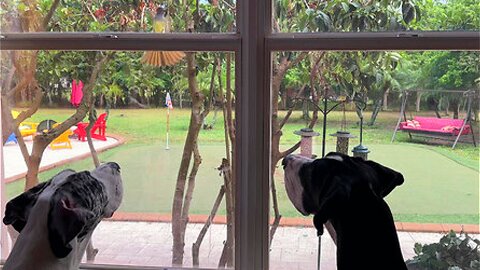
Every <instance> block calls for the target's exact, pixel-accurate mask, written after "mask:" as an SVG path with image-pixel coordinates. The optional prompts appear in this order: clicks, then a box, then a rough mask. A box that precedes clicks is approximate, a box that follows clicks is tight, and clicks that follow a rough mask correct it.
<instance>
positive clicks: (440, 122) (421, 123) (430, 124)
mask: <svg viewBox="0 0 480 270" xmlns="http://www.w3.org/2000/svg"><path fill="white" fill-rule="evenodd" d="M463 121H464V120H463V119H450V118H436V117H421V116H415V117H413V120H411V121H410V120H407V121H406V122H401V123H400V129H401V130H406V131H413V132H415V131H419V132H427V133H428V132H432V133H444V134H449V135H458V134H459V133H460V129H461V128H462V125H463ZM469 133H470V125H465V127H464V128H463V131H462V135H466V134H469Z"/></svg>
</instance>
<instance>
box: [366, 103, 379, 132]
mask: <svg viewBox="0 0 480 270" xmlns="http://www.w3.org/2000/svg"><path fill="white" fill-rule="evenodd" d="M381 108H382V99H377V100H376V101H375V106H374V107H373V111H372V115H371V117H370V121H369V122H368V125H369V126H373V125H374V124H375V121H376V120H377V116H378V114H379V113H380V109H381Z"/></svg>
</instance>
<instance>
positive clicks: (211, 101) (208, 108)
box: [202, 62, 217, 118]
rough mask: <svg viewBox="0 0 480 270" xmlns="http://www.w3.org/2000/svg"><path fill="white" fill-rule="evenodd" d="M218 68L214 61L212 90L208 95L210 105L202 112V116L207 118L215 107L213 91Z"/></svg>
mask: <svg viewBox="0 0 480 270" xmlns="http://www.w3.org/2000/svg"><path fill="white" fill-rule="evenodd" d="M216 70H217V64H216V63H215V62H214V63H213V64H212V76H211V78H210V91H209V93H210V95H209V97H208V105H207V106H206V107H205V110H204V111H203V112H202V118H205V117H206V116H207V115H208V113H209V112H210V111H211V110H212V108H213V93H214V88H215V71H216Z"/></svg>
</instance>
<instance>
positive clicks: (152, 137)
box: [1, 51, 235, 269]
mask: <svg viewBox="0 0 480 270" xmlns="http://www.w3.org/2000/svg"><path fill="white" fill-rule="evenodd" d="M148 53H153V52H148ZM155 53H159V54H160V53H162V54H164V55H167V54H169V53H172V52H155ZM1 57H2V62H1V78H2V81H1V85H2V86H3V87H2V104H3V105H4V107H3V112H4V114H2V124H3V142H2V145H3V143H5V145H4V146H3V153H4V157H5V159H4V169H5V177H6V193H7V200H11V199H13V198H15V197H16V196H18V195H20V194H22V192H23V190H24V187H25V185H26V184H27V185H28V187H33V186H36V184H37V183H38V182H40V183H44V182H45V181H50V179H52V177H53V178H54V180H52V181H53V182H54V183H57V182H56V181H66V182H67V183H70V182H69V181H75V180H76V179H78V178H79V177H80V176H79V175H78V174H74V175H73V176H71V177H69V178H67V177H66V175H65V174H60V176H58V175H57V174H58V173H59V172H62V171H64V170H66V169H73V170H75V171H76V172H81V171H85V170H86V171H91V175H93V176H94V177H96V178H97V179H99V180H100V181H103V182H105V183H104V187H105V189H107V190H109V187H110V185H111V182H112V181H110V182H106V181H107V180H108V179H110V178H112V177H113V176H115V175H116V174H115V171H116V169H115V168H116V167H115V165H112V164H110V165H108V163H107V165H100V167H98V169H95V166H94V164H95V161H94V159H93V154H91V152H92V151H91V150H90V147H89V143H88V137H89V136H88V134H91V137H92V142H93V147H94V148H95V149H96V152H97V154H98V159H99V161H100V163H102V164H104V163H105V162H116V163H118V165H119V166H120V168H121V169H120V171H121V178H122V179H123V200H122V201H121V204H120V206H119V208H118V209H117V210H116V211H115V213H114V214H113V216H112V217H111V218H109V216H110V215H111V211H112V210H114V208H116V207H113V206H112V207H111V208H108V209H111V210H108V209H107V208H105V210H104V211H103V212H102V213H101V214H99V215H100V216H102V217H105V218H106V219H105V220H103V221H102V222H100V223H99V225H98V226H97V227H96V229H95V231H94V232H93V236H92V238H91V239H92V243H93V248H95V249H98V254H96V256H94V259H91V260H88V262H90V263H94V264H97V263H100V264H114V265H130V266H133V267H134V268H135V267H140V266H162V267H169V266H172V265H175V266H182V267H186V268H191V267H194V266H200V267H208V268H215V269H216V268H217V267H221V268H232V267H233V255H234V254H233V246H234V238H233V237H234V234H233V232H234V228H233V223H232V222H233V215H234V204H233V199H234V198H233V194H235V192H234V191H233V170H234V167H233V166H232V164H234V162H233V161H232V158H233V157H234V156H235V155H234V148H233V147H232V145H233V139H232V136H233V134H234V132H235V130H234V129H235V126H234V117H233V115H234V111H233V107H234V105H233V104H234V103H235V91H234V89H233V88H234V86H235V82H234V80H235V78H234V74H235V72H234V69H235V65H234V59H235V58H234V55H233V54H232V53H225V52H214V53H205V52H196V53H187V52H185V55H183V57H182V60H181V61H180V62H179V63H178V64H176V65H173V66H158V65H159V64H158V63H157V64H156V65H155V66H154V65H149V64H146V63H143V62H142V57H144V52H123V51H117V52H115V51H38V52H34V51H2V55H1ZM166 58H167V59H168V57H166ZM12 61H13V62H12ZM41 94H43V96H40V95H41ZM39 98H41V100H39ZM89 100H91V102H92V103H91V104H93V107H92V108H93V110H92V112H93V113H92V114H90V113H87V111H90V110H88V107H89V106H88V104H90V103H89V102H88V101H89ZM37 101H39V102H37ZM36 106H38V107H39V108H38V110H37V111H36V112H34V113H33V114H32V113H31V112H32V111H31V110H30V109H35V108H36ZM30 115H31V116H30ZM90 115H91V116H93V117H92V118H91V120H92V121H91V122H92V129H91V131H90V132H89V131H88V126H89V122H90V120H89V119H90V117H89V116H90ZM27 116H29V117H27ZM84 116H85V117H84ZM13 119H16V120H15V121H16V122H17V123H19V130H18V131H15V129H14V128H13V127H14V126H15V125H14V123H15V122H14V120H13ZM79 121H80V123H77V122H79ZM62 128H63V130H62ZM54 134H55V135H59V136H58V137H57V138H56V139H55V140H53V141H52V142H51V143H50V141H47V143H44V142H45V140H52V139H53V137H54ZM24 144H25V147H26V153H25V154H26V155H28V156H30V158H29V160H30V161H29V164H28V166H27V165H26V163H25V161H24V157H23V155H22V151H21V150H22V147H23V145H24ZM32 147H33V149H34V150H33V152H31V149H32ZM40 157H41V162H40V164H39V168H38V167H36V165H38V162H37V161H40V160H39V158H40ZM105 166H110V167H111V168H113V169H110V170H107V171H106V172H104V171H101V170H102V168H104V167H105ZM37 169H39V170H40V173H38V179H37V174H36V171H37ZM98 170H100V172H102V173H100V172H99V171H98ZM103 170H105V169H103ZM27 171H28V174H27V177H26V178H25V173H27ZM55 175H57V176H55ZM112 175H113V176H112ZM84 178H86V180H85V179H83V178H82V179H80V180H81V181H96V180H95V179H93V180H92V179H90V178H89V177H87V176H85V177H84ZM115 179H117V178H115ZM117 182H118V181H117ZM82 183H83V182H82ZM85 183H86V182H85ZM115 183H116V182H115ZM50 187H52V189H54V190H57V189H56V188H57V186H54V185H53V184H52V185H50V186H49V187H47V188H46V189H45V191H44V192H46V190H48V189H49V188H50ZM115 187H116V189H115V190H116V192H113V191H112V192H110V193H108V194H107V199H108V201H114V200H115V201H118V197H119V196H120V195H118V194H120V193H121V192H119V190H121V189H120V188H119V187H118V186H115ZM84 188H85V187H84V186H81V187H80V188H79V190H81V191H80V192H79V193H78V194H77V195H75V194H76V193H75V194H74V195H72V194H70V193H71V192H70V190H68V189H65V190H64V189H63V187H62V188H60V187H58V190H60V191H56V192H57V193H60V192H63V193H62V194H64V195H65V194H67V195H65V196H67V197H66V198H65V199H64V200H63V201H60V202H63V205H62V204H59V205H60V206H64V207H67V208H74V207H76V208H74V209H76V210H75V211H78V212H79V213H80V212H81V213H83V212H88V211H94V210H92V209H90V208H92V207H93V206H91V205H89V204H88V203H85V202H84V200H87V199H88V198H86V196H87V195H86V194H85V193H81V192H82V191H84ZM90 189H92V190H93V191H92V190H90V191H89V192H87V194H95V195H94V196H100V195H98V194H103V192H102V190H101V189H100V191H98V190H96V189H93V188H90ZM112 190H113V188H112ZM72 192H73V191H72ZM79 194H83V195H79ZM113 194H115V195H113ZM44 196H46V197H44ZM92 196H93V195H92ZM33 197H35V196H33ZM40 197H41V198H43V199H42V200H43V201H52V205H53V206H56V204H54V202H56V201H55V200H57V199H55V198H52V197H49V196H48V195H44V193H41V195H40ZM62 198H63V197H62ZM30 199H31V198H28V200H30ZM39 200H40V199H39ZM58 200H59V199H58ZM58 200H57V201H58ZM92 200H93V199H92ZM17 202H18V201H17ZM32 205H33V204H32ZM32 205H28V206H26V208H27V209H25V210H18V211H19V213H18V214H19V215H20V214H22V215H25V216H26V219H27V221H26V227H25V228H27V227H28V228H30V229H32V230H40V231H39V232H38V233H41V234H43V235H50V234H51V232H50V231H51V230H53V229H51V230H50V229H48V232H47V231H41V230H42V229H43V230H46V228H50V227H49V226H50V225H48V226H47V225H46V226H45V227H42V226H38V227H36V226H35V225H33V224H32V222H33V221H30V220H31V219H32V215H35V217H36V218H38V219H39V220H41V221H39V222H47V221H46V219H47V220H50V219H53V218H55V217H56V216H55V215H56V214H55V213H56V212H55V211H54V210H50V215H51V218H50V219H48V218H47V216H46V215H45V216H42V215H41V214H39V215H40V216H36V215H37V213H41V211H40V210H38V209H43V208H40V207H42V206H41V205H40V206H37V205H38V204H36V205H35V206H34V207H33V210H32V211H31V212H30V214H29V213H28V212H25V211H27V210H28V209H29V207H31V206H32ZM109 205H110V204H109ZM109 205H107V206H109ZM53 206H52V207H53ZM60 206H58V207H60ZM36 207H37V208H36ZM98 207H99V209H103V204H101V205H100V206H98ZM109 207H110V206H109ZM20 209H22V208H20ZM49 209H53V208H49ZM10 210H12V208H10ZM47 210H48V209H47ZM8 211H9V209H7V218H6V219H4V220H5V221H7V223H9V224H12V223H13V224H14V225H18V224H15V218H14V217H12V216H11V215H9V214H8ZM12 211H13V210H12ZM10 213H12V212H10ZM61 213H63V212H60V214H61ZM95 213H97V212H95ZM97 214H98V213H97ZM3 217H4V213H2V218H3ZM69 217H70V216H68V215H67V216H65V217H64V219H62V220H64V221H65V220H66V221H69V222H71V224H65V226H64V227H65V228H67V229H72V230H74V228H76V227H75V226H77V225H78V226H80V225H79V224H83V223H78V222H77V221H78V220H76V219H73V220H69ZM87 217H88V219H87V220H88V222H94V221H95V220H93V217H91V216H90V215H87ZM95 217H96V216H95ZM92 220H93V221H92ZM19 222H20V221H19ZM49 222H50V221H49ZM48 224H51V223H48ZM52 224H53V223H52ZM89 224H91V223H89ZM80 228H81V227H80ZM85 230H86V229H85ZM9 231H10V230H9ZM12 232H13V233H12ZM10 233H11V234H12V235H16V233H15V230H14V229H12V230H11V232H10ZM72 235H74V236H75V237H80V240H82V239H84V238H81V237H82V233H81V232H80V233H72ZM23 237H24V238H25V237H28V236H23ZM8 238H9V239H8V241H11V240H10V236H9V237H8ZM75 239H76V238H75ZM75 239H74V240H73V241H75ZM27 240H28V239H27ZM80 240H79V241H80ZM31 241H34V240H31ZM45 241H46V242H42V243H43V244H42V243H40V244H38V243H36V244H35V247H36V248H41V249H42V250H47V251H46V252H47V253H52V252H54V251H53V249H51V248H50V246H52V245H53V244H51V245H50V246H49V245H48V244H45V243H50V242H49V241H47V240H45ZM82 241H83V240H82ZM22 242H23V243H24V242H25V239H22V235H20V238H18V240H17V241H16V244H17V245H22V244H21V243H22ZM81 243H84V242H81ZM17 245H15V247H14V249H13V251H12V252H13V253H11V254H17V255H18V254H20V255H21V252H22V251H21V250H20V249H19V248H18V247H17ZM42 245H43V246H42ZM45 245H47V246H45ZM6 248H7V247H6ZM15 248H17V249H15ZM87 251H88V250H87ZM54 254H57V253H54ZM69 254H70V253H69ZM87 254H88V252H87ZM92 254H93V253H92ZM47 255H48V256H51V254H47ZM80 255H82V254H80ZM11 256H12V255H11ZM82 256H83V255H82ZM27 257H29V256H24V257H23V258H24V259H22V262H23V263H28V261H27V259H26V258H27ZM9 258H10V257H9ZM9 258H5V257H3V258H1V259H7V263H9ZM14 258H15V257H14ZM49 258H50V257H49ZM92 258H93V257H92ZM12 260H14V261H15V259H12ZM86 261H87V258H86V257H84V259H83V260H82V262H86Z"/></svg>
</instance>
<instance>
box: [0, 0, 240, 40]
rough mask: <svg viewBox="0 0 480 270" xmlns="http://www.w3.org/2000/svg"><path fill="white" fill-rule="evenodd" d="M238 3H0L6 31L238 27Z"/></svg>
mask: <svg viewBox="0 0 480 270" xmlns="http://www.w3.org/2000/svg"><path fill="white" fill-rule="evenodd" d="M55 4H56V5H55ZM235 6H236V1H235V0H225V1H215V0H214V1H170V0H169V1H158V0H140V1H111V0H93V1H57V0H55V1H52V0H48V1H45V0H22V1H18V0H10V1H3V3H2V4H1V6H0V8H1V9H0V12H1V15H2V16H1V31H2V32H156V33H168V32H234V31H235V16H236V15H235Z"/></svg>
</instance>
